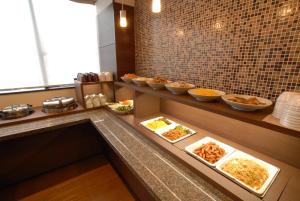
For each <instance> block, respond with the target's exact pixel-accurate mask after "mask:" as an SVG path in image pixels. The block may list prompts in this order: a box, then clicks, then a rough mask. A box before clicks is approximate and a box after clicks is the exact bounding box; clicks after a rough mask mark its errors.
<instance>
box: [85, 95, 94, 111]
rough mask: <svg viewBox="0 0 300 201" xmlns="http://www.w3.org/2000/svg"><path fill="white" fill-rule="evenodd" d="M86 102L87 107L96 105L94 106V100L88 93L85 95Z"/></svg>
mask: <svg viewBox="0 0 300 201" xmlns="http://www.w3.org/2000/svg"><path fill="white" fill-rule="evenodd" d="M84 102H85V106H86V108H93V107H94V106H93V101H92V98H91V96H89V95H86V96H85V97H84Z"/></svg>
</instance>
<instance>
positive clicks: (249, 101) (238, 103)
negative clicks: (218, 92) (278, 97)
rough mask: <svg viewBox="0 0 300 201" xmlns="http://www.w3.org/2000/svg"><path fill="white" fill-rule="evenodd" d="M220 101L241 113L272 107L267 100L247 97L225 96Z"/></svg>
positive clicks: (270, 102)
mask: <svg viewBox="0 0 300 201" xmlns="http://www.w3.org/2000/svg"><path fill="white" fill-rule="evenodd" d="M222 99H223V101H224V102H225V103H227V104H228V105H230V106H231V107H232V108H234V109H237V110H242V111H255V110H261V109H265V108H267V107H270V106H271V105H272V101H270V100H268V99H265V98H260V97H256V96H248V95H238V94H227V95H224V96H222Z"/></svg>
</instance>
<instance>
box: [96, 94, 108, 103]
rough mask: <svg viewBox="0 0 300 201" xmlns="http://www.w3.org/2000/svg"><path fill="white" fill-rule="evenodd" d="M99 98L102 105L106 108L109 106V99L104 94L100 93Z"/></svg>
mask: <svg viewBox="0 0 300 201" xmlns="http://www.w3.org/2000/svg"><path fill="white" fill-rule="evenodd" d="M98 96H99V99H100V102H101V105H102V106H105V105H107V99H106V96H105V95H103V94H101V93H100V94H99V95H98Z"/></svg>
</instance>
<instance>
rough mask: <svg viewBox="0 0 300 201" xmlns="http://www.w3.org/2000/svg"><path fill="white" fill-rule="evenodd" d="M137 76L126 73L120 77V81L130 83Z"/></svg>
mask: <svg viewBox="0 0 300 201" xmlns="http://www.w3.org/2000/svg"><path fill="white" fill-rule="evenodd" d="M137 77H138V76H137V75H136V74H133V73H127V74H125V75H124V76H123V77H121V79H122V80H123V81H124V82H126V83H131V80H132V79H134V78H137Z"/></svg>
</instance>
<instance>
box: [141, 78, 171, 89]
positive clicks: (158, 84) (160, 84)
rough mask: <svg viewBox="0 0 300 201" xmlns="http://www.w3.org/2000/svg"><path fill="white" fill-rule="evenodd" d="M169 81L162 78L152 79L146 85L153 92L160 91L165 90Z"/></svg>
mask: <svg viewBox="0 0 300 201" xmlns="http://www.w3.org/2000/svg"><path fill="white" fill-rule="evenodd" d="M170 82H171V81H169V80H167V79H165V78H163V77H154V78H150V79H149V80H148V81H147V84H148V85H149V87H151V88H152V89H154V90H160V89H163V88H165V84H168V83H170Z"/></svg>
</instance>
